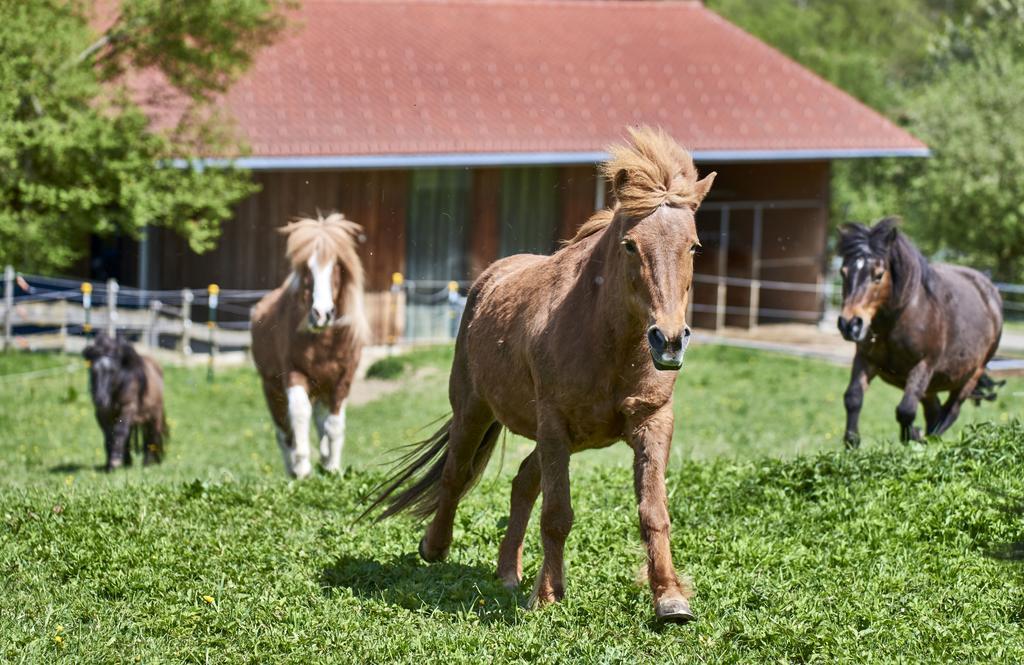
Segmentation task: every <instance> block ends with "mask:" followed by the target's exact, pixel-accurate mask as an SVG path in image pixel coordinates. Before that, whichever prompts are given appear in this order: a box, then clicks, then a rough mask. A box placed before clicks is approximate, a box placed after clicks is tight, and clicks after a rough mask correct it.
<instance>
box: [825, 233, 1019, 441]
mask: <svg viewBox="0 0 1024 665" xmlns="http://www.w3.org/2000/svg"><path fill="white" fill-rule="evenodd" d="M898 222H899V220H898V218H895V217H887V218H885V219H883V220H881V221H879V222H878V223H877V224H875V225H874V226H872V227H870V228H869V227H867V226H864V225H863V224H846V225H844V226H843V227H842V228H840V230H839V233H840V243H839V252H840V254H841V255H842V259H843V267H842V268H841V273H842V275H843V310H842V314H841V315H840V316H839V331H840V332H841V333H842V334H843V337H845V338H846V339H847V340H849V341H851V342H855V343H856V344H857V353H856V355H855V356H854V358H853V369H852V371H851V375H850V385H849V387H848V388H847V389H846V394H845V396H844V403H845V405H846V435H845V437H844V439H845V442H846V445H847V446H848V447H856V446H858V445H859V444H860V434H859V433H858V428H857V422H858V419H859V417H860V410H861V405H862V403H863V401H864V391H865V390H866V389H867V387H868V384H869V383H870V382H871V380H872V379H873V378H874V377H875V376H880V377H881V378H882V380H883V381H885V382H886V383H889V384H891V385H894V386H896V387H898V388H902V389H903V399H902V400H900V403H899V406H897V407H896V420H897V421H898V422H899V424H900V439H901V440H902V441H909V440H911V439H913V440H915V441H919V440H920V439H921V432H920V431H919V430H918V429H917V428H916V427H914V419H915V418H916V416H917V409H918V405H923V406H924V417H925V433H926V434H929V435H939V434H942V433H943V432H945V431H946V430H947V429H949V427H950V426H951V425H952V424H953V423H954V422H956V419H957V417H958V416H959V415H960V406H961V405H962V404H963V403H964V400H966V399H969V398H972V399H975V400H977V401H980V400H982V399H988V400H991V399H994V398H995V388H996V386H997V384H996V383H995V382H993V381H992V379H990V378H989V377H988V376H987V375H986V374H985V364H986V363H987V362H988V361H989V360H990V359H991V358H992V356H993V354H995V352H996V348H997V347H998V346H999V338H1000V336H1001V335H1002V329H1003V315H1002V299H1001V298H1000V296H999V291H998V290H997V289H996V287H995V285H994V284H992V282H991V281H990V280H989V279H988V278H986V277H985V276H984V275H982V274H981V273H980V272H978V271H977V270H972V269H971V268H965V267H962V266H952V265H944V264H935V265H929V264H928V261H927V260H925V258H924V256H922V255H921V252H919V251H918V249H917V248H916V247H914V245H913V244H912V243H911V242H910V240H908V239H907V237H906V236H905V235H903V234H902V233H901V232H900V230H899V228H898V227H897V224H898ZM945 391H948V392H949V396H948V398H947V399H946V402H945V404H943V403H942V402H941V401H940V400H939V393H940V392H945Z"/></svg>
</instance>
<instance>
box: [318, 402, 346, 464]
mask: <svg viewBox="0 0 1024 665" xmlns="http://www.w3.org/2000/svg"><path fill="white" fill-rule="evenodd" d="M324 425H325V429H326V430H327V438H328V439H329V440H330V455H329V456H328V458H327V459H326V460H323V461H322V463H323V465H324V469H326V470H327V471H331V472H335V471H340V470H341V450H342V448H344V447H345V402H342V403H341V408H340V409H338V412H337V413H332V414H331V415H329V416H327V421H326V422H325V423H324Z"/></svg>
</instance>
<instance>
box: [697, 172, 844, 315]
mask: <svg viewBox="0 0 1024 665" xmlns="http://www.w3.org/2000/svg"><path fill="white" fill-rule="evenodd" d="M698 169H699V170H700V173H701V175H704V174H706V173H710V172H711V171H717V173H718V175H717V176H716V178H715V184H714V187H713V188H712V192H711V195H710V196H709V198H708V199H707V201H708V202H709V203H710V202H714V203H730V202H732V203H752V202H759V203H765V204H769V205H766V206H765V208H764V209H763V213H762V215H763V216H762V237H761V253H760V256H761V261H762V262H764V263H763V265H762V266H761V271H760V279H761V280H762V281H769V280H771V281H783V282H797V283H804V284H817V283H819V281H820V280H821V279H822V276H823V273H824V267H825V264H826V258H827V257H826V256H825V246H826V237H825V234H826V233H827V229H828V210H829V179H830V169H829V163H828V162H782V163H770V164H769V163H766V164H698ZM772 201H777V202H779V205H778V206H777V207H774V206H772V205H771V202H772ZM785 201H802V202H807V201H815V202H817V204H816V205H814V206H812V207H804V208H792V209H791V208H785V207H783V205H784V202H785ZM720 220H721V216H720V213H719V211H718V210H712V209H704V210H701V212H700V213H699V215H698V224H697V232H698V234H699V236H700V239H701V243H702V249H701V252H700V254H699V255H698V257H697V260H696V263H695V270H696V272H697V273H698V274H701V275H709V276H717V275H718V272H719V263H718V262H719V256H718V247H719V238H720V235H719V234H720V232H721V228H720ZM753 227H754V213H753V210H752V209H750V208H748V207H737V208H734V209H732V210H731V211H730V215H729V244H728V256H727V260H726V274H727V275H729V276H730V277H741V278H746V279H750V278H751V277H752V276H753V255H754V252H753ZM716 298H717V287H716V285H715V284H708V283H697V284H695V285H694V303H695V304H701V305H714V304H715V303H716V301H717V300H716ZM749 303H750V289H749V288H748V287H744V286H736V285H732V286H729V287H728V288H727V291H726V305H727V306H728V307H739V308H744V309H745V308H746V307H748V305H749ZM759 303H760V307H759V309H760V310H762V311H763V310H790V311H804V312H816V311H820V310H821V307H822V302H821V298H820V297H819V296H818V295H816V294H815V293H808V292H802V291H779V290H775V289H765V288H762V289H761V290H760V300H759ZM788 320H791V321H807V319H806V318H798V317H795V316H794V317H790V318H786V317H778V316H765V315H762V316H761V317H759V319H758V322H759V323H778V322H783V321H788ZM748 321H749V320H748V317H747V315H746V314H742V313H733V314H729V315H727V316H726V320H725V323H726V325H736V326H746V325H747V324H748ZM694 324H695V325H697V326H700V327H713V326H714V314H713V313H710V312H704V313H699V312H695V313H694Z"/></svg>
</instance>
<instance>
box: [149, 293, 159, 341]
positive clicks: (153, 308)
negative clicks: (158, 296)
mask: <svg viewBox="0 0 1024 665" xmlns="http://www.w3.org/2000/svg"><path fill="white" fill-rule="evenodd" d="M159 323H160V301H159V300H153V301H151V302H150V303H149V333H148V334H147V335H146V338H147V339H146V344H147V345H148V346H149V348H151V349H155V348H157V347H159V346H160V331H159V330H157V324H159Z"/></svg>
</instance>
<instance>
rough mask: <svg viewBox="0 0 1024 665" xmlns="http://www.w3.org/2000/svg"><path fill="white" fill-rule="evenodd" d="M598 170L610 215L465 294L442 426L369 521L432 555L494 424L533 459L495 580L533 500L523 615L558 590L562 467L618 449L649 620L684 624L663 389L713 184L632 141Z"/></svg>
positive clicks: (504, 266) (649, 136) (673, 365)
mask: <svg viewBox="0 0 1024 665" xmlns="http://www.w3.org/2000/svg"><path fill="white" fill-rule="evenodd" d="M631 134H632V141H631V144H630V145H628V146H616V147H613V148H612V149H611V151H612V159H611V160H610V161H609V162H607V163H606V164H604V165H603V171H604V174H605V175H606V176H607V177H608V178H609V179H610V181H611V183H612V187H613V189H614V194H615V197H616V205H615V207H614V208H613V209H612V210H606V211H602V212H600V213H598V214H597V215H595V216H594V217H593V218H592V219H591V220H590V221H588V222H587V223H586V224H585V225H584V226H583V227H582V228H581V229H580V231H579V233H577V235H576V237H575V238H574V239H573V240H572V241H571V242H570V243H569V244H568V245H567V246H566V247H564V248H562V249H561V250H560V251H558V252H556V253H555V254H553V255H552V256H535V255H517V256H511V257H508V258H505V259H502V260H500V261H497V262H495V263H494V264H493V265H491V266H490V267H489V268H488V269H487V270H486V271H485V272H484V274H483V275H481V276H480V278H479V279H478V280H477V281H476V283H475V284H474V285H473V287H472V288H471V289H470V292H469V296H468V298H467V303H466V310H465V314H464V316H463V319H462V324H461V327H460V329H459V334H458V338H457V340H456V344H455V361H454V364H453V366H452V373H451V380H450V385H449V398H450V401H451V405H452V410H453V416H452V418H451V419H450V420H449V421H448V422H446V423H445V424H444V426H442V427H441V429H440V430H438V432H437V433H436V434H434V435H433V436H432V437H431V438H430V439H428V440H427V441H425V442H423V443H422V444H420V445H419V447H418V448H417V449H415V450H414V451H413V452H412V453H410V455H409V458H408V459H407V460H406V464H405V466H404V468H401V469H399V470H398V471H397V474H396V475H395V477H394V478H393V479H391V480H390V481H389V482H388V483H387V484H386V486H385V487H383V489H382V491H381V493H380V495H379V496H378V497H377V499H376V501H375V502H374V504H373V505H372V506H371V508H370V510H373V508H375V507H376V506H378V505H381V504H382V503H384V502H388V507H387V509H386V510H385V511H384V512H383V514H382V517H386V516H389V515H393V514H395V513H398V512H399V511H402V510H406V509H409V510H411V511H412V512H413V513H414V514H415V515H417V516H419V517H430V516H432V517H433V518H432V520H431V522H430V525H429V526H428V527H427V530H426V535H425V536H424V537H423V540H422V541H421V542H420V548H419V550H420V555H421V556H422V557H423V558H424V559H426V560H427V561H437V560H440V559H442V558H444V557H445V556H446V554H447V553H448V547H449V545H450V544H451V540H452V524H453V521H454V518H455V510H456V507H457V506H458V503H459V500H460V499H461V498H462V497H463V496H464V495H465V494H466V492H467V491H468V490H469V489H470V487H471V486H472V485H473V483H474V481H475V480H476V479H478V478H479V477H480V475H481V474H482V473H483V471H484V468H485V466H486V465H487V460H488V459H489V458H490V456H491V453H492V451H493V450H494V446H495V442H496V441H497V440H498V435H499V433H500V432H501V429H502V427H507V428H508V429H510V430H511V431H513V432H515V433H517V434H520V435H522V436H525V437H527V438H530V439H533V440H534V441H536V442H537V447H536V449H535V450H534V451H533V452H532V453H531V454H530V455H529V456H528V457H527V458H526V459H525V460H524V461H523V463H522V466H521V467H520V468H519V473H518V475H517V476H516V478H515V480H514V481H513V483H512V504H511V512H510V515H509V523H508V531H507V533H506V535H505V539H504V541H503V542H502V544H501V548H500V553H499V556H498V575H499V576H500V577H501V579H502V580H503V581H504V582H505V583H506V585H507V586H509V587H516V586H518V585H519V583H520V580H521V578H522V571H523V567H522V547H523V536H524V534H525V532H526V526H527V522H528V520H529V518H530V513H531V511H532V509H533V504H534V502H535V501H536V498H537V495H538V493H539V492H543V503H542V507H541V516H540V522H541V523H540V530H541V538H542V542H543V545H544V562H543V564H542V565H541V568H540V572H539V574H538V576H537V581H536V585H535V586H534V590H533V594H532V597H531V605H533V604H541V605H543V604H546V603H550V602H553V601H557V600H559V599H561V598H562V596H563V593H564V574H563V552H564V547H565V540H566V537H567V536H568V534H569V529H570V528H571V526H572V522H573V510H572V506H571V503H570V496H569V456H570V455H571V454H572V453H575V452H579V451H581V450H586V449H588V448H600V447H604V446H608V445H611V444H612V443H614V442H616V441H620V440H623V439H625V440H626V441H627V442H628V443H629V445H630V446H631V447H632V448H633V451H634V454H635V457H634V459H635V462H634V477H635V490H636V497H637V501H638V504H639V514H640V532H641V535H642V537H643V540H644V542H645V543H646V545H647V563H648V579H649V581H650V585H651V590H652V592H653V594H654V605H655V611H656V614H657V616H658V617H659V618H661V619H664V620H673V621H688V620H690V619H692V618H693V615H692V614H691V612H690V606H689V603H688V602H687V592H686V590H685V589H684V587H683V585H682V584H681V583H680V581H679V578H678V577H677V575H676V571H675V568H674V567H673V563H672V555H671V552H670V545H669V526H670V525H669V513H668V502H667V499H666V493H665V467H666V465H667V463H668V457H669V447H670V445H671V442H672V429H673V414H672V391H673V387H674V386H675V382H676V377H677V370H679V369H680V368H681V367H682V364H683V353H684V351H685V350H686V346H687V344H688V342H689V339H690V329H689V328H688V327H687V325H686V320H685V315H686V304H687V297H688V292H689V290H690V285H691V281H692V277H693V252H694V250H695V248H696V247H697V246H698V244H699V243H698V240H697V228H696V225H695V223H694V213H695V212H696V210H697V207H698V205H700V202H701V200H703V198H704V196H705V195H706V194H707V192H708V190H709V189H710V187H711V183H712V180H713V179H714V174H713V173H712V174H711V175H710V176H708V177H706V178H704V179H703V180H700V181H698V180H697V169H696V168H695V167H694V164H693V160H692V159H691V157H690V155H689V153H687V152H686V151H685V150H683V149H682V148H681V147H679V145H677V144H676V143H675V142H674V141H673V140H672V139H670V138H669V137H668V136H666V135H665V134H664V133H663V132H661V131H655V130H651V129H646V128H645V129H640V130H635V131H632V132H631Z"/></svg>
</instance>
